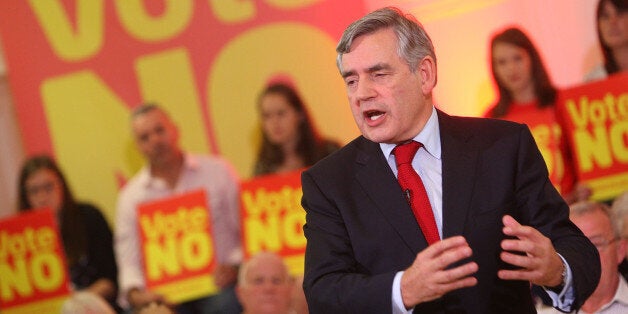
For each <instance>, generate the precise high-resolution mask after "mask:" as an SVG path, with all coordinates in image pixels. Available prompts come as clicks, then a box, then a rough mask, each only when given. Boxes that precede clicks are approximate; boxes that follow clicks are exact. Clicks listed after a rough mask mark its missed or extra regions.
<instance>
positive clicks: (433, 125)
mask: <svg viewBox="0 0 628 314" xmlns="http://www.w3.org/2000/svg"><path fill="white" fill-rule="evenodd" d="M412 139H413V140H415V141H417V142H420V143H422V144H423V147H425V150H426V151H427V152H428V153H429V154H430V155H432V156H433V157H434V158H436V159H439V160H440V157H441V146H440V127H439V124H438V115H437V114H436V108H434V107H432V114H431V115H430V118H429V119H427V123H425V126H424V127H423V129H422V130H421V131H420V132H419V134H417V135H416V136H415V137H413V138H412ZM395 146H397V144H388V143H379V147H380V149H381V150H382V152H383V153H384V157H386V160H388V159H389V158H390V155H391V154H392V151H393V149H395Z"/></svg>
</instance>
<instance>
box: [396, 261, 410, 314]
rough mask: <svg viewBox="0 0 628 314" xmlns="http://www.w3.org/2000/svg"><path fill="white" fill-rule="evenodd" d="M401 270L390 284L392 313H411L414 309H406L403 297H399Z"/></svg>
mask: <svg viewBox="0 0 628 314" xmlns="http://www.w3.org/2000/svg"><path fill="white" fill-rule="evenodd" d="M402 275H403V272H402V271H400V272H397V274H396V275H395V279H394V280H393V286H392V313H393V314H411V313H412V312H413V311H414V309H412V310H409V311H408V310H406V307H405V306H404V305H403V299H402V298H401V276H402Z"/></svg>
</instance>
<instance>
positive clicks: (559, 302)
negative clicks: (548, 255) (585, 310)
mask: <svg viewBox="0 0 628 314" xmlns="http://www.w3.org/2000/svg"><path fill="white" fill-rule="evenodd" d="M557 254H558V253H557ZM558 257H560V259H561V260H562V261H563V266H564V267H565V270H566V274H565V278H563V284H564V286H563V289H562V290H561V291H560V293H556V292H555V291H552V290H550V289H549V288H547V287H543V289H544V290H545V292H546V293H547V295H548V296H549V297H550V298H551V299H552V306H553V307H555V308H557V309H559V310H561V311H563V312H571V311H572V310H573V304H574V301H575V300H576V297H575V289H574V287H573V278H572V272H571V268H570V267H569V263H567V261H566V260H565V258H563V256H562V255H560V254H558Z"/></svg>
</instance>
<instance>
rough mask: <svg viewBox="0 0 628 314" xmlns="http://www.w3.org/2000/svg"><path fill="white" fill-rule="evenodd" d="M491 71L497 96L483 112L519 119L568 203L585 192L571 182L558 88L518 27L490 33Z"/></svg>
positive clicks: (587, 192) (553, 181)
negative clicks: (557, 103) (557, 106)
mask: <svg viewBox="0 0 628 314" xmlns="http://www.w3.org/2000/svg"><path fill="white" fill-rule="evenodd" d="M490 59H491V71H492V74H493V80H494V82H495V85H496V86H497V91H498V99H497V102H496V104H495V105H494V106H493V107H492V108H491V109H490V110H489V111H488V113H487V114H486V116H488V117H491V118H499V119H504V120H510V121H515V122H519V123H525V124H527V125H528V126H529V127H530V131H531V132H532V135H533V136H534V138H535V140H536V142H537V145H538V146H539V149H540V151H541V154H542V155H543V158H544V159H545V162H546V165H547V168H548V170H549V175H550V180H551V181H552V183H553V184H554V186H555V187H556V188H557V189H558V191H559V192H561V194H562V195H563V197H564V198H565V200H566V201H567V202H568V203H571V202H574V201H576V200H580V199H586V198H588V197H589V196H590V194H591V192H590V190H589V189H588V188H587V187H585V186H580V185H578V186H577V187H576V184H575V175H574V174H575V171H574V169H573V165H572V162H571V157H570V155H569V154H568V149H567V146H566V145H567V143H566V140H565V138H564V137H563V135H562V132H561V127H560V125H559V123H558V121H557V118H556V112H555V106H554V104H555V101H556V98H557V94H558V91H557V89H556V87H555V86H554V84H553V83H552V81H551V79H550V76H549V74H548V72H547V70H546V68H545V66H544V64H543V61H542V60H541V56H540V54H539V52H538V50H537V49H536V47H535V46H534V44H533V43H532V41H531V40H530V38H529V37H528V36H527V35H526V34H525V33H524V32H523V31H522V30H521V29H519V28H516V27H510V28H507V29H505V30H503V31H501V32H499V33H497V34H496V35H494V36H493V37H492V39H491V44H490Z"/></svg>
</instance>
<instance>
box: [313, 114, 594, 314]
mask: <svg viewBox="0 0 628 314" xmlns="http://www.w3.org/2000/svg"><path fill="white" fill-rule="evenodd" d="M438 117H439V125H440V135H441V143H442V185H443V186H442V188H443V236H444V237H445V238H447V237H451V236H454V235H462V236H464V237H465V238H466V239H467V242H468V243H469V245H470V246H471V248H472V250H473V256H472V257H471V259H472V260H474V261H475V262H476V263H477V264H478V266H479V270H478V272H477V273H476V278H477V279H478V284H477V285H476V286H474V287H471V288H465V289H461V290H457V291H453V292H451V293H449V294H447V295H445V296H444V297H442V298H440V299H438V300H436V301H434V302H429V303H426V304H421V305H419V306H417V307H416V308H415V313H479V314H486V313H508V314H514V313H535V310H534V306H533V302H532V299H531V294H530V285H529V283H528V282H524V281H504V280H500V279H499V278H498V277H497V270H498V269H504V268H508V267H510V266H509V265H507V264H505V263H503V262H502V261H501V260H500V258H499V254H500V251H501V249H500V242H501V241H502V240H503V239H504V238H505V236H504V234H503V233H502V228H503V224H502V221H501V219H502V217H503V216H504V215H505V214H509V215H512V216H513V217H514V218H515V219H517V221H519V222H520V223H522V224H524V225H529V226H533V227H535V228H536V229H538V230H539V231H540V232H542V233H543V234H544V235H545V236H547V237H548V238H550V239H551V240H552V243H553V244H554V247H555V249H556V251H557V252H558V253H560V254H561V255H562V256H563V257H564V258H565V259H566V260H567V262H568V263H569V265H570V267H571V270H572V271H573V279H574V287H575V291H576V305H577V306H578V307H579V305H581V304H582V302H584V300H586V298H587V297H588V296H589V295H590V294H591V293H592V292H593V290H594V289H595V287H596V285H597V283H598V280H599V276H600V263H599V255H598V252H597V250H596V248H595V247H594V246H593V245H592V244H591V243H590V242H589V241H588V239H587V238H586V237H585V236H584V235H583V234H582V233H581V232H580V230H579V229H578V228H577V227H576V226H575V225H573V224H572V223H571V222H570V220H569V212H568V211H569V209H568V207H567V205H566V204H565V202H564V201H563V200H562V198H561V196H560V195H559V194H558V193H557V191H556V189H554V187H553V186H552V184H551V183H550V181H549V179H548V172H547V168H546V166H545V163H544V161H543V159H542V156H541V154H540V153H539V151H538V149H537V147H536V145H535V142H534V139H533V138H532V135H531V134H530V131H529V130H528V128H527V127H526V126H525V125H522V124H515V123H512V122H507V121H501V120H489V119H477V118H462V117H452V116H448V115H446V114H444V113H443V112H440V111H439V112H438ZM302 184H303V199H302V205H303V207H304V208H305V210H306V213H307V215H306V224H305V227H304V232H305V236H306V238H307V249H306V253H305V280H304V289H305V294H306V297H307V301H308V304H309V307H310V312H311V313H313V314H316V313H390V311H391V309H392V303H391V298H392V289H391V288H392V282H393V278H394V275H395V273H396V272H398V271H401V270H404V269H406V268H407V267H408V266H410V265H411V264H412V262H413V261H414V259H415V257H416V255H417V253H419V252H420V251H421V250H423V249H424V248H426V246H427V242H426V241H425V238H424V237H423V235H422V233H421V231H420V229H419V226H418V224H417V222H416V220H415V219H414V216H413V214H412V210H411V209H410V207H409V205H408V203H407V202H406V200H405V199H404V197H403V193H402V191H401V188H400V187H399V185H398V183H397V180H396V178H395V176H394V174H393V172H392V171H391V169H390V167H389V166H388V164H387V162H386V160H385V158H384V155H383V153H382V151H381V150H380V148H379V145H378V144H377V143H374V142H371V141H369V140H367V139H365V138H364V137H358V138H357V139H355V140H354V141H352V142H351V143H349V144H348V145H347V146H345V147H344V148H342V149H341V150H339V151H338V152H336V153H335V154H333V155H331V156H329V157H328V158H326V159H323V160H322V161H320V162H319V163H318V164H316V165H314V166H313V167H312V168H310V169H309V170H307V171H305V172H304V173H303V175H302ZM467 261H468V260H467ZM465 262H466V261H465Z"/></svg>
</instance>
